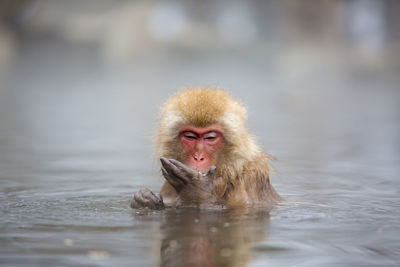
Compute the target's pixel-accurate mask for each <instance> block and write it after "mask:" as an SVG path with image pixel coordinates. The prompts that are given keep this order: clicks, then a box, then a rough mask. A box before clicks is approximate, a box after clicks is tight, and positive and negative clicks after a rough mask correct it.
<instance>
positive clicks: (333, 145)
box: [0, 42, 400, 266]
mask: <svg viewBox="0 0 400 267" xmlns="http://www.w3.org/2000/svg"><path fill="white" fill-rule="evenodd" d="M20 49H21V50H20V52H19V53H20V56H19V57H18V58H16V59H15V60H14V61H13V64H12V65H11V66H8V67H7V69H6V70H5V71H4V72H3V76H2V77H3V82H2V86H1V89H0V203H1V210H0V244H1V246H0V264H1V265H30V266H32V265H36V266H44V265H49V266H55V265H82V266H132V265H133V266H157V265H161V266H188V265H198V266H244V265H248V266H398V264H399V262H400V245H399V244H400V226H399V221H400V179H399V175H400V167H399V166H400V164H399V163H400V162H399V159H400V154H399V151H400V150H399V141H400V125H399V121H400V120H399V114H400V110H399V105H398V100H399V96H400V92H399V90H398V84H399V80H398V78H397V77H396V75H389V74H383V73H375V74H373V75H370V74H368V72H367V73H362V72H361V73H358V72H357V71H354V72H351V71H348V69H346V70H344V71H339V70H337V71H336V72H334V73H332V74H329V75H325V76H322V77H321V75H320V74H318V73H316V74H314V75H312V76H310V77H309V78H308V79H305V80H302V81H301V82H299V81H298V80H297V81H296V82H295V83H293V84H291V83H289V82H286V81H287V77H285V76H282V75H278V74H279V72H275V74H276V75H275V74H274V69H273V65H271V64H269V63H268V62H265V61H263V60H259V59H258V57H259V54H252V52H248V54H246V57H243V58H239V56H238V57H237V59H238V60H239V61H238V62H236V63H235V62H233V60H232V57H233V56H235V53H233V54H229V53H226V54H224V53H222V54H220V55H218V56H217V57H216V56H208V57H206V58H205V57H204V55H198V57H197V58H195V60H193V61H191V60H189V61H188V59H187V58H185V56H181V55H174V54H173V55H169V57H166V58H164V59H163V60H161V61H154V62H153V61H143V62H139V63H137V64H134V65H132V66H128V67H126V68H123V69H114V68H110V67H105V66H104V65H102V64H101V62H100V63H99V62H97V61H95V60H93V56H92V55H91V51H92V50H91V49H86V48H82V47H80V48H79V49H78V48H74V49H71V48H69V47H68V46H65V45H63V44H60V43H57V42H55V43H51V42H45V43H43V42H38V43H37V44H35V43H34V42H33V43H31V44H30V45H29V46H27V47H22V48H20ZM264 56H265V57H266V56H267V55H264ZM198 70H202V71H201V73H200V74H199V72H198ZM155 77H156V78H155ZM199 84H216V85H222V86H223V87H226V88H229V89H231V91H232V94H233V95H234V96H236V97H238V98H239V99H241V100H242V101H243V102H244V103H245V104H246V105H247V106H248V107H249V128H250V129H251V130H252V131H253V132H255V133H256V135H257V136H258V138H259V142H260V143H261V144H262V146H263V147H265V148H267V151H268V152H269V153H271V154H272V155H274V156H276V157H277V158H278V160H277V161H275V162H274V166H275V168H276V169H277V174H275V175H273V177H272V183H273V185H274V186H275V187H276V189H277V191H278V192H279V193H280V194H281V195H282V196H283V197H284V198H285V201H283V202H282V203H280V204H279V205H278V206H277V207H275V209H273V210H272V211H271V212H267V211H264V210H257V209H255V210H254V209H243V210H233V211H229V210H201V211H199V210H190V209H189V210H187V209H177V210H175V209H170V210H165V211H155V212H152V211H135V210H131V209H130V208H129V199H130V197H131V195H132V193H133V192H135V191H137V190H139V189H140V188H141V187H142V186H147V187H149V188H151V189H152V190H154V191H158V190H159V188H160V185H161V183H162V182H163V179H162V178H161V177H160V173H159V171H158V161H157V159H156V158H154V156H153V154H154V152H153V150H152V146H153V144H152V142H153V141H152V138H151V136H152V134H153V133H154V131H155V128H156V119H157V116H156V113H157V112H158V106H159V105H160V103H162V101H163V100H164V99H165V98H166V97H167V96H168V95H170V94H171V93H172V91H173V90H174V89H176V88H180V87H181V86H182V85H199Z"/></svg>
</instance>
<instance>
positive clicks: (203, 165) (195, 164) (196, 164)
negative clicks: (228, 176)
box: [187, 159, 212, 172]
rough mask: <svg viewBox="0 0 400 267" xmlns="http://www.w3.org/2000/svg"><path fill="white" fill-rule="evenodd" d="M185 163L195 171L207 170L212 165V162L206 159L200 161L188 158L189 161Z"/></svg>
mask: <svg viewBox="0 0 400 267" xmlns="http://www.w3.org/2000/svg"><path fill="white" fill-rule="evenodd" d="M187 165H189V166H190V167H191V168H192V169H195V170H196V171H199V172H208V170H209V169H210V167H211V165H212V162H211V161H210V160H207V159H204V160H202V161H196V160H189V162H187Z"/></svg>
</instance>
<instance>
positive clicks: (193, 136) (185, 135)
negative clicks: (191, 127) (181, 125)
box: [183, 132, 197, 140]
mask: <svg viewBox="0 0 400 267" xmlns="http://www.w3.org/2000/svg"><path fill="white" fill-rule="evenodd" d="M183 136H184V137H185V138H187V139H191V140H194V139H196V138H197V136H196V135H195V134H194V133H191V132H186V133H184V134H183Z"/></svg>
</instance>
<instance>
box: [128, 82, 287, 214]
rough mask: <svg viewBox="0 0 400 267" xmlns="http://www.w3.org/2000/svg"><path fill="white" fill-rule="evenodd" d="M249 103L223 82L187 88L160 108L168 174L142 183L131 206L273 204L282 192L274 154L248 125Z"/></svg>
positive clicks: (160, 151)
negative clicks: (149, 184)
mask: <svg viewBox="0 0 400 267" xmlns="http://www.w3.org/2000/svg"><path fill="white" fill-rule="evenodd" d="M246 116H247V115H246V109H245V107H244V106H243V105H242V104H241V103H240V102H238V101H236V100H235V99H233V98H232V97H231V96H230V94H229V93H228V92H226V91H225V90H222V89H219V88H208V87H202V88H184V89H183V90H181V91H179V92H177V93H176V94H175V95H173V96H172V97H170V98H169V99H168V100H167V101H166V102H165V103H164V104H163V106H162V108H161V115H160V119H159V127H158V132H157V135H156V151H157V155H158V157H159V158H160V161H161V172H162V175H163V177H164V178H165V179H166V181H165V182H164V184H163V186H162V187H161V190H160V193H153V192H152V191H150V190H149V189H147V188H143V189H141V190H140V191H138V192H136V193H135V194H134V195H133V198H132V200H131V202H130V206H131V207H132V208H139V209H142V208H143V209H164V208H165V207H178V206H197V207H222V208H234V207H254V206H260V207H268V208H272V207H273V205H274V204H275V203H277V202H278V201H279V200H280V199H281V198H280V196H279V195H278V193H277V192H276V191H275V189H274V188H273V187H272V185H271V182H270V172H271V170H272V168H271V167H270V164H269V161H270V160H271V159H272V157H271V156H269V155H268V154H266V153H265V152H263V150H262V149H261V148H260V147H259V145H258V144H257V143H256V141H255V138H254V137H253V136H252V135H250V134H249V133H248V130H247V128H246V125H245V121H246Z"/></svg>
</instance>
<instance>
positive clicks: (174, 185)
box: [161, 168, 184, 193]
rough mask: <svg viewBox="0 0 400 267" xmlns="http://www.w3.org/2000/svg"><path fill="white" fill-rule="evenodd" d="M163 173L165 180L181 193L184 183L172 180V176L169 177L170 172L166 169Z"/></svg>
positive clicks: (162, 169) (162, 170)
mask: <svg viewBox="0 0 400 267" xmlns="http://www.w3.org/2000/svg"><path fill="white" fill-rule="evenodd" d="M161 172H162V174H163V176H164V178H165V179H166V180H167V181H168V183H170V185H172V187H174V188H175V190H176V191H177V192H178V193H179V192H180V190H181V189H182V187H183V186H184V183H183V181H182V180H180V179H174V178H172V177H171V175H169V174H168V172H167V171H166V170H165V169H164V168H161Z"/></svg>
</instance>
